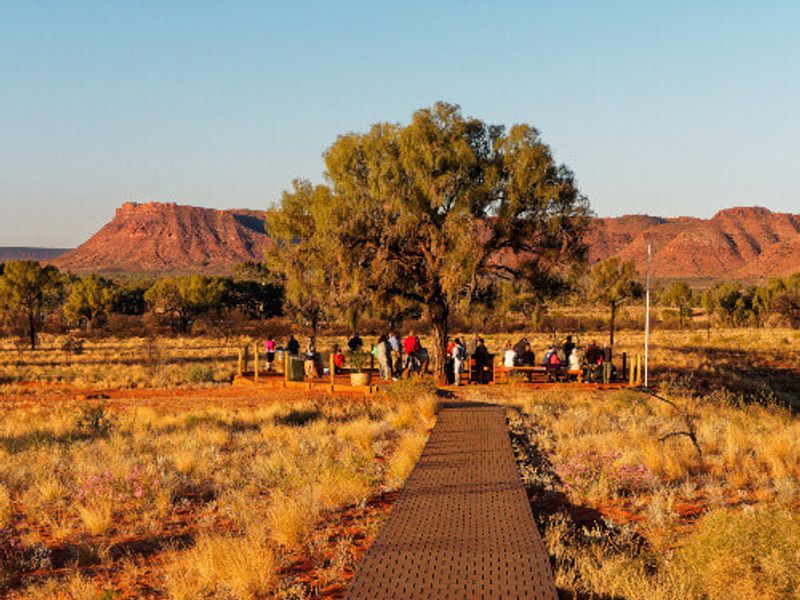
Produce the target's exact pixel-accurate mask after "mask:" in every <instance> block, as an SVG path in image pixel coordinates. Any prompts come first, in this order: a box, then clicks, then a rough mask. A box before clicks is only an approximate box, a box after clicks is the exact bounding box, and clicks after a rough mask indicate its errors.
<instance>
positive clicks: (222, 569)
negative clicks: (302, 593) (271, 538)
mask: <svg viewBox="0 0 800 600" xmlns="http://www.w3.org/2000/svg"><path fill="white" fill-rule="evenodd" d="M275 574H276V565H275V560H274V557H273V553H272V549H271V548H270V547H269V546H268V545H267V543H266V540H265V539H263V537H262V536H260V535H258V534H256V533H249V534H247V535H245V536H240V537H234V536H223V535H213V534H210V533H206V534H203V535H201V536H200V537H199V538H198V540H197V543H196V544H195V546H194V547H193V548H191V549H190V550H188V551H186V552H184V553H176V554H175V555H174V556H173V557H172V561H171V562H170V563H169V564H168V565H167V567H166V578H165V587H166V591H167V594H168V596H169V597H170V598H173V599H174V600H194V599H195V598H203V597H208V596H209V594H211V595H212V596H213V597H225V598H227V597H233V598H242V599H249V598H257V597H263V596H264V595H265V594H266V593H267V592H269V591H270V590H271V588H272V586H273V583H274V581H275Z"/></svg>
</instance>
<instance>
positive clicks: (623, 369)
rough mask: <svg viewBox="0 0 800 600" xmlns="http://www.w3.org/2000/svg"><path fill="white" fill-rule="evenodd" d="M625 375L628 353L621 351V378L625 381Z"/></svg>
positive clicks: (626, 372) (626, 374) (626, 373)
mask: <svg viewBox="0 0 800 600" xmlns="http://www.w3.org/2000/svg"><path fill="white" fill-rule="evenodd" d="M627 376H628V353H627V352H623V353H622V380H623V381H625V379H626V378H627Z"/></svg>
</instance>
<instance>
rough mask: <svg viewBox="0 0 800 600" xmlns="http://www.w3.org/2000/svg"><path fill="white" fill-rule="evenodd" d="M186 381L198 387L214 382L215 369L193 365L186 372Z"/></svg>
mask: <svg viewBox="0 0 800 600" xmlns="http://www.w3.org/2000/svg"><path fill="white" fill-rule="evenodd" d="M186 381H188V382H189V383H191V384H194V385H197V384H201V383H213V382H214V369H212V368H211V367H209V366H208V365H192V366H191V367H189V368H188V369H187V370H186Z"/></svg>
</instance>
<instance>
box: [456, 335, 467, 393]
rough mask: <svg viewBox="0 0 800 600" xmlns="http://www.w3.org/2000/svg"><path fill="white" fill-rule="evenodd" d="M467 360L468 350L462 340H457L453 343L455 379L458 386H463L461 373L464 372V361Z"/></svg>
mask: <svg viewBox="0 0 800 600" xmlns="http://www.w3.org/2000/svg"><path fill="white" fill-rule="evenodd" d="M466 359H467V349H466V347H465V346H464V344H463V343H462V342H461V339H460V338H456V339H455V341H454V342H453V379H454V383H455V384H456V385H461V372H462V371H463V370H464V361H465V360H466Z"/></svg>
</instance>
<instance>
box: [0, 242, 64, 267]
mask: <svg viewBox="0 0 800 600" xmlns="http://www.w3.org/2000/svg"><path fill="white" fill-rule="evenodd" d="M65 252H69V249H68V248H23V247H19V248H17V247H13V246H6V247H0V263H2V262H6V261H9V260H39V261H42V260H50V259H52V258H55V257H57V256H60V255H62V254H64V253H65Z"/></svg>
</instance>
